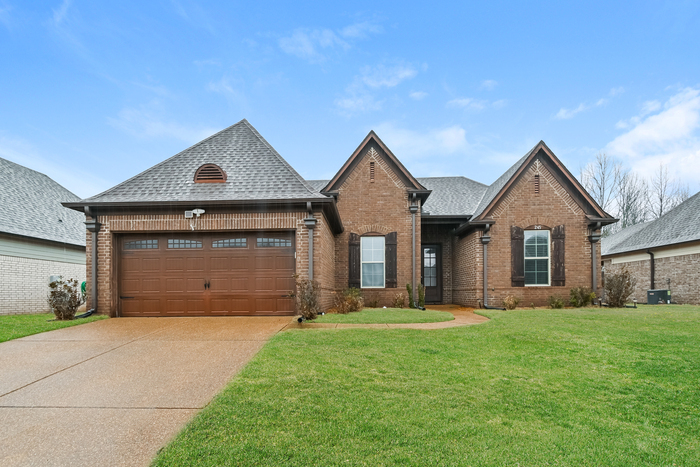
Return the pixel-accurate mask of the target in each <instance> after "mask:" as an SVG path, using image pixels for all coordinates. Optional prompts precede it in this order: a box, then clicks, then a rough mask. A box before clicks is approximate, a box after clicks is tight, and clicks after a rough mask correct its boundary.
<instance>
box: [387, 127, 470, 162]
mask: <svg viewBox="0 0 700 467" xmlns="http://www.w3.org/2000/svg"><path fill="white" fill-rule="evenodd" d="M375 131H376V133H377V134H378V135H379V137H380V138H382V140H383V141H384V142H385V143H386V144H387V145H388V146H389V148H391V150H392V152H394V154H396V155H397V157H398V158H399V159H402V158H405V159H411V158H425V157H435V156H441V155H452V154H464V153H466V151H467V150H468V149H469V144H468V143H467V138H466V131H465V130H464V128H462V127H461V126H459V125H453V126H449V127H445V128H434V129H429V130H425V131H414V130H409V129H406V128H400V127H397V126H396V125H394V124H393V123H391V122H385V123H382V124H380V125H379V126H377V127H376V128H375Z"/></svg>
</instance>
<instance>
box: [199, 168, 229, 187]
mask: <svg viewBox="0 0 700 467" xmlns="http://www.w3.org/2000/svg"><path fill="white" fill-rule="evenodd" d="M225 181H226V172H224V170H223V169H222V168H221V167H219V166H218V165H216V164H204V165H203V166H201V167H200V168H198V169H197V172H195V174H194V182H195V183H224V182H225Z"/></svg>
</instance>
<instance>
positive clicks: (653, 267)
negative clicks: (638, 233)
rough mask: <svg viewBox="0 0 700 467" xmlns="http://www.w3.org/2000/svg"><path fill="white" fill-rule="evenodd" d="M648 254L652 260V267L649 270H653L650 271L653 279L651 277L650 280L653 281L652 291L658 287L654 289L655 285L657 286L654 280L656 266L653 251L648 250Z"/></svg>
mask: <svg viewBox="0 0 700 467" xmlns="http://www.w3.org/2000/svg"><path fill="white" fill-rule="evenodd" d="M647 253H648V254H649V260H650V266H651V267H650V268H649V269H650V270H651V271H650V272H651V277H650V279H651V290H654V289H655V288H656V287H654V285H656V284H655V283H656V281H655V280H654V279H655V277H654V276H655V275H656V265H655V264H654V253H652V252H651V250H647Z"/></svg>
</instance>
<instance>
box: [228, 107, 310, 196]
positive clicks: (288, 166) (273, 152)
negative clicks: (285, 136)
mask: <svg viewBox="0 0 700 467" xmlns="http://www.w3.org/2000/svg"><path fill="white" fill-rule="evenodd" d="M239 123H243V124H245V125H246V126H247V127H248V129H250V130H251V131H252V132H253V134H254V135H255V136H256V137H257V138H258V139H259V140H260V141H261V142H262V143H263V144H264V145H265V146H267V148H268V149H269V150H270V151H271V152H272V154H273V155H274V156H275V157H277V158H278V159H279V160H280V162H282V163H283V164H284V165H285V166H286V167H287V168H288V169H289V170H290V171H291V172H292V174H293V175H294V176H295V177H297V179H298V180H299V181H300V182H301V184H302V185H303V186H304V188H306V189H307V190H308V191H309V193H312V194H317V193H320V192H319V191H314V189H313V188H312V187H311V185H309V184H308V182H307V181H306V180H305V179H304V177H302V176H301V175H299V172H297V171H296V170H294V167H292V166H291V164H289V162H287V160H286V159H285V158H284V157H282V155H281V154H280V153H278V152H277V150H276V149H275V148H274V147H273V146H272V145H271V144H270V143H268V142H267V140H266V139H265V138H264V137H263V136H262V135H261V134H260V133H259V132H258V130H257V129H256V128H255V127H254V126H253V125H251V124H250V122H249V121H248V120H246V119H245V118H244V119H243V120H241V121H240V122H239Z"/></svg>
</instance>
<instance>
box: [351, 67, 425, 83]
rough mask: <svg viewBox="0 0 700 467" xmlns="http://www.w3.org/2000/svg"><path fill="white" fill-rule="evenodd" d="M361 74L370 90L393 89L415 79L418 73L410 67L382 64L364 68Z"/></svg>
mask: <svg viewBox="0 0 700 467" xmlns="http://www.w3.org/2000/svg"><path fill="white" fill-rule="evenodd" d="M360 73H361V78H360V79H361V80H362V82H363V83H364V84H366V85H367V86H369V87H370V88H382V87H387V88H393V87H395V86H397V85H398V84H399V83H401V82H402V81H405V80H407V79H411V78H413V77H414V76H416V74H417V73H418V72H417V71H416V69H415V68H414V67H412V66H410V65H393V66H386V65H384V64H380V65H377V66H372V67H370V66H366V67H363V68H362V69H361V70H360Z"/></svg>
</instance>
